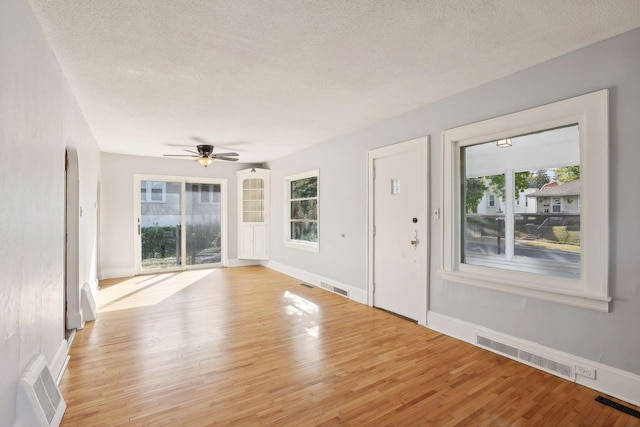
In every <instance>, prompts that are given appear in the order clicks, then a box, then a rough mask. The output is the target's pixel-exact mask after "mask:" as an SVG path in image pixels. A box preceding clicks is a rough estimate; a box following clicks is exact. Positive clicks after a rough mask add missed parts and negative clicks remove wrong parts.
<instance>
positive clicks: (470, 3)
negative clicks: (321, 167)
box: [29, 0, 640, 162]
mask: <svg viewBox="0 0 640 427" xmlns="http://www.w3.org/2000/svg"><path fill="white" fill-rule="evenodd" d="M29 1H30V4H31V6H32V8H33V10H34V12H35V14H36V17H37V18H38V20H39V22H40V24H41V25H42V27H43V30H44V33H45V36H46V38H47V41H48V43H49V44H50V46H51V49H52V51H53V52H54V54H55V55H56V57H57V59H58V61H59V63H60V65H61V67H62V70H63V72H64V73H65V75H66V77H67V79H68V80H69V84H70V86H71V89H72V91H73V92H74V94H75V96H76V98H77V100H78V103H79V104H80V107H81V109H82V111H83V113H84V115H85V117H86V118H87V121H88V123H89V125H90V127H91V129H92V131H93V134H94V136H95V138H96V140H97V142H98V144H99V145H100V148H101V149H102V151H106V152H115V153H126V154H135V155H152V156H158V155H162V154H163V153H174V154H178V153H180V148H179V147H175V146H173V145H180V144H188V145H195V144H196V142H195V141H194V140H193V139H192V138H193V137H197V138H203V139H205V140H208V141H210V142H211V143H212V144H214V145H216V146H222V147H224V148H222V147H221V149H224V150H226V151H228V149H233V150H237V151H238V152H239V153H240V161H242V162H263V161H268V160H271V159H274V158H277V157H281V156H283V155H285V154H288V153H291V152H293V151H297V150H300V149H302V148H305V147H307V146H309V145H312V144H316V143H319V142H322V141H325V140H328V139H330V138H333V137H336V136H339V135H343V134H346V133H348V132H351V131H354V130H356V129H359V128H362V127H365V126H367V125H369V124H371V123H374V122H376V121H378V120H381V119H384V118H387V117H391V116H395V115H398V114H401V113H403V112H405V111H408V110H411V109H413V108H416V107H418V106H421V105H424V104H428V103H430V102H433V101H436V100H438V99H442V98H444V97H447V96H449V95H452V94H454V93H457V92H461V91H463V90H466V89H469V88H472V87H474V86H478V85H480V84H483V83H486V82H488V81H491V80H495V79H497V78H500V77H503V76H505V75H508V74H511V73H514V72H516V71H519V70H522V69H524V68H527V67H529V66H531V65H534V64H537V63H540V62H543V61H546V60H548V59H551V58H554V57H557V56H559V55H562V54H564V53H567V52H570V51H573V50H576V49H578V48H580V47H583V46H587V45H589V44H592V43H595V42H597V41H600V40H603V39H606V38H609V37H611V36H614V35H616V34H620V33H622V32H625V31H627V30H630V29H633V28H636V27H639V26H640V1H639V0H572V1H564V0H535V1H534V0H502V1H499V0H464V1H463V0H424V1H417V0H414V1H409V0H367V1H365V0H305V1H303V0H269V1H264V0H215V1H205V0H203V1H189V0H175V1H159V0H110V1H104V0H29ZM639 48H640V47H639Z"/></svg>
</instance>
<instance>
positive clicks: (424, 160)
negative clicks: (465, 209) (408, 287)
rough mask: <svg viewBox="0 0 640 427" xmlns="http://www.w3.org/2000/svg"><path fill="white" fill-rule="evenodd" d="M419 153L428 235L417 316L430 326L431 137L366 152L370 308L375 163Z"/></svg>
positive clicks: (371, 300)
mask: <svg viewBox="0 0 640 427" xmlns="http://www.w3.org/2000/svg"><path fill="white" fill-rule="evenodd" d="M416 150H417V151H418V153H419V158H420V165H421V166H422V167H421V168H420V171H419V176H420V178H419V179H420V184H421V185H419V190H418V191H419V192H420V195H419V197H420V199H421V200H422V201H423V203H422V205H423V206H422V207H423V209H424V221H425V228H424V229H425V235H424V236H423V237H422V240H423V241H424V245H426V247H425V255H426V256H425V259H424V260H422V262H420V264H419V269H418V283H420V284H421V286H420V291H419V292H420V315H419V316H418V319H417V320H418V324H420V325H422V326H427V310H428V309H429V301H428V298H429V265H430V256H431V255H430V253H431V252H430V250H429V247H430V244H431V240H430V228H431V227H430V219H431V216H430V213H429V135H426V136H422V137H420V138H415V139H411V140H409V141H404V142H400V143H397V144H393V145H388V146H386V147H382V148H377V149H374V150H370V151H367V233H368V235H367V304H368V305H369V306H371V307H373V306H374V290H375V286H374V283H373V280H374V277H375V275H374V273H375V258H374V250H375V244H374V239H375V230H374V214H375V205H374V190H375V187H374V186H375V183H374V177H375V170H374V168H375V161H376V159H380V158H383V157H389V156H392V155H395V154H399V153H403V152H406V151H416Z"/></svg>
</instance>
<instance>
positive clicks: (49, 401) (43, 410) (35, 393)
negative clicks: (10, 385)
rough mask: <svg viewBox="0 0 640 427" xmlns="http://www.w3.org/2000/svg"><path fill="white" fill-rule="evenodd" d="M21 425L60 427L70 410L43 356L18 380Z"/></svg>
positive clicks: (32, 363) (17, 412) (30, 364)
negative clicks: (65, 414)
mask: <svg viewBox="0 0 640 427" xmlns="http://www.w3.org/2000/svg"><path fill="white" fill-rule="evenodd" d="M16 404H17V406H16V415H17V418H18V420H19V425H24V426H34V427H36V426H43V427H50V426H59V425H60V422H61V421H62V416H63V415H64V411H65V409H66V408H67V405H66V403H65V402H64V399H63V398H62V394H61V393H60V390H59V389H58V386H57V385H56V383H55V381H54V380H53V377H52V376H51V372H50V371H49V366H48V365H47V361H46V360H45V358H44V356H43V355H42V354H39V355H37V356H36V357H34V358H33V360H32V361H31V363H29V366H28V367H27V369H25V371H24V373H23V374H22V376H21V377H20V380H19V381H18V396H17V401H16Z"/></svg>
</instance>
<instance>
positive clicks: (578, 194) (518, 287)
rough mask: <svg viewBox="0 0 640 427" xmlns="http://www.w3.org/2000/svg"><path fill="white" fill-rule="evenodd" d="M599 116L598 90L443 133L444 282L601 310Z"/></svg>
mask: <svg viewBox="0 0 640 427" xmlns="http://www.w3.org/2000/svg"><path fill="white" fill-rule="evenodd" d="M607 115H608V113H607V92H606V91H600V92H596V93H593V94H589V95H584V96H581V97H577V98H572V99H569V100H566V101H561V102H557V103H554V104H549V105H546V106H543V107H538V108H535V109H532V110H527V111H523V112H520V113H515V114H511V115H508V116H504V117H499V118H496V119H492V120H488V121H485V122H479V123H475V124H472V125H467V126H462V127H460V128H456V129H452V130H449V131H445V132H443V144H444V145H443V153H444V156H445V163H444V171H443V172H444V175H445V180H444V188H443V195H444V197H443V207H444V209H446V210H447V211H448V212H447V213H446V214H445V215H443V232H444V234H443V237H444V240H443V249H444V252H443V276H444V278H445V279H446V280H451V281H457V282H462V283H467V284H471V285H476V286H481V287H487V288H492V289H498V290H502V291H507V292H512V293H517V294H521V295H526V296H532V297H537V298H541V299H546V300H551V301H555V302H561V303H566V304H570V305H576V306H580V307H585V308H592V309H596V310H601V311H607V310H608V302H609V300H610V298H609V296H608V285H607V272H608V215H607V210H608V203H607V200H608V185H607V183H608V126H607ZM523 198H524V199H525V200H526V203H521V202H520V201H521V200H522V199H523Z"/></svg>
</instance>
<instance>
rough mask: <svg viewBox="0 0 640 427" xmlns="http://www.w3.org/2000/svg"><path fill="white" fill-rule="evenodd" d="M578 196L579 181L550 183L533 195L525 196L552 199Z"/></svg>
mask: <svg viewBox="0 0 640 427" xmlns="http://www.w3.org/2000/svg"><path fill="white" fill-rule="evenodd" d="M579 195H580V180H579V179H577V180H575V181H570V182H566V183H564V184H558V183H556V182H550V183H549V184H545V186H544V187H542V189H540V190H539V191H536V192H535V193H530V194H527V197H553V196H579Z"/></svg>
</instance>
